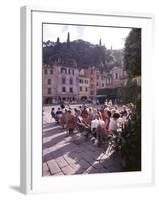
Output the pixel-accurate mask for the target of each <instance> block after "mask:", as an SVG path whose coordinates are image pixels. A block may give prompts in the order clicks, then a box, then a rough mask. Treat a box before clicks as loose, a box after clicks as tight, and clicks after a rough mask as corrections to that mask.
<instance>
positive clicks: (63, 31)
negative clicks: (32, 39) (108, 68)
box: [43, 24, 131, 49]
mask: <svg viewBox="0 0 159 200" xmlns="http://www.w3.org/2000/svg"><path fill="white" fill-rule="evenodd" d="M130 30H131V29H130V28H117V27H94V26H77V25H56V24H43V41H48V40H50V41H53V42H56V40H57V37H59V38H60V42H64V41H66V40H67V34H68V32H69V33H70V41H73V40H77V39H82V40H85V41H88V42H90V43H92V44H99V40H100V38H101V41H102V45H105V46H106V48H107V49H110V48H111V47H112V49H122V48H124V43H125V39H126V37H127V36H128V34H129V32H130Z"/></svg>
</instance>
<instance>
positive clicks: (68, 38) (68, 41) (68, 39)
mask: <svg viewBox="0 0 159 200" xmlns="http://www.w3.org/2000/svg"><path fill="white" fill-rule="evenodd" d="M69 47H70V33H69V32H68V34H67V48H69Z"/></svg>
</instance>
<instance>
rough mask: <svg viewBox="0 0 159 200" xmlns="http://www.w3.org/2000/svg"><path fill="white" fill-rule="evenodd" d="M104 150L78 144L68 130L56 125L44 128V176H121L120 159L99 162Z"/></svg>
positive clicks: (114, 155)
mask: <svg viewBox="0 0 159 200" xmlns="http://www.w3.org/2000/svg"><path fill="white" fill-rule="evenodd" d="M102 152H103V148H99V147H97V146H95V145H94V144H93V143H92V142H91V141H90V140H88V139H85V140H84V141H83V142H82V143H81V144H76V143H75V142H74V141H73V137H72V136H68V135H67V132H66V130H65V129H62V128H61V126H59V125H55V123H54V122H53V121H52V122H51V121H49V123H48V122H46V121H44V124H43V176H50V175H71V174H92V173H106V172H121V171H123V170H122V163H121V159H120V156H119V155H118V154H117V153H113V154H112V155H111V156H110V157H108V158H105V159H103V160H101V161H99V160H98V158H99V156H100V155H101V154H102Z"/></svg>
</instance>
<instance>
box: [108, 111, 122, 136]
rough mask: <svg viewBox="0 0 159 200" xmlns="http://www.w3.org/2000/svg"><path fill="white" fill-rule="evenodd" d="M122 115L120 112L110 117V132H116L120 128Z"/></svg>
mask: <svg viewBox="0 0 159 200" xmlns="http://www.w3.org/2000/svg"><path fill="white" fill-rule="evenodd" d="M119 117H120V114H119V113H114V114H113V115H112V118H111V119H110V123H109V132H110V133H111V132H116V131H117V129H118V119H119Z"/></svg>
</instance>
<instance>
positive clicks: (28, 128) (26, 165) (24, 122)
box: [21, 6, 154, 194]
mask: <svg viewBox="0 0 159 200" xmlns="http://www.w3.org/2000/svg"><path fill="white" fill-rule="evenodd" d="M32 11H36V12H38V11H41V12H50V13H51V12H53V13H59V14H60V13H61V14H62V13H66V14H67V13H68V14H70V15H71V14H75V15H77V14H79V15H84V14H85V15H89V16H94V15H95V16H103V17H104V16H115V17H124V18H125V17H126V18H142V19H151V23H152V29H154V25H153V23H154V16H153V15H152V14H145V13H143V14H141V13H129V12H127V13H126V12H124V13H121V12H109V11H107V12H106V11H94V10H92V11H90V10H84V11H83V10H79V9H74V11H73V12H70V11H68V10H65V9H55V8H53V9H50V8H45V7H42V8H41V7H35V6H25V7H22V8H21V192H23V193H25V194H27V193H35V192H42V191H43V189H42V188H41V190H40V191H39V190H36V188H35V189H34V188H33V182H32V178H33V174H32V148H33V144H32V81H33V80H32V57H31V53H32V52H31V51H32V38H31V29H32V19H31V12H32ZM99 13H100V14H99ZM64 23H65V22H64ZM151 31H152V30H151ZM151 35H152V36H153V34H152V33H151ZM153 131H154V129H153ZM153 135H154V133H152V144H151V145H152V146H151V150H152V152H154V146H153V144H154V138H153V137H154V136H153ZM153 166H154V156H153V155H152V167H151V168H152V169H153V170H154V167H153ZM152 169H151V170H152ZM151 175H152V176H151V181H149V182H147V183H143V184H142V185H144V184H146V185H150V184H152V183H154V171H152V172H151ZM90 178H91V177H90ZM129 185H130V184H129ZM137 185H141V184H137ZM111 186H112V185H111ZM114 186H115V185H114ZM122 186H123V185H122ZM124 186H126V184H125V185H124ZM89 188H90V189H92V187H89V186H88V188H86V189H89ZM44 192H45V191H44ZM46 192H54V191H52V190H48V191H46ZM55 192H56V191H55Z"/></svg>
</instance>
